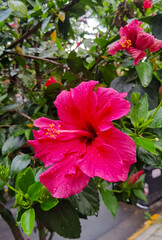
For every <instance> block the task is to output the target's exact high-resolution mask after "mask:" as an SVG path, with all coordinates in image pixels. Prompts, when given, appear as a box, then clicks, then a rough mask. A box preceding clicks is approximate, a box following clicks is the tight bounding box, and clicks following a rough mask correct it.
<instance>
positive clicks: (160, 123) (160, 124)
mask: <svg viewBox="0 0 162 240" xmlns="http://www.w3.org/2000/svg"><path fill="white" fill-rule="evenodd" d="M155 111H156V109H154V110H152V111H150V112H149V115H150V116H151V115H152V114H153V113H154V112H155ZM149 128H162V107H160V109H159V110H158V112H157V113H156V114H155V116H154V120H153V121H152V122H151V123H150V124H149Z"/></svg>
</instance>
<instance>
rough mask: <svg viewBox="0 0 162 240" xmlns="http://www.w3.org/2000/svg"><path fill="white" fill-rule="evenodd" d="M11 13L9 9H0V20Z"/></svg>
mask: <svg viewBox="0 0 162 240" xmlns="http://www.w3.org/2000/svg"><path fill="white" fill-rule="evenodd" d="M10 14H11V9H10V8H7V9H5V10H2V11H0V22H2V21H3V20H5V19H6V18H8V17H9V16H10Z"/></svg>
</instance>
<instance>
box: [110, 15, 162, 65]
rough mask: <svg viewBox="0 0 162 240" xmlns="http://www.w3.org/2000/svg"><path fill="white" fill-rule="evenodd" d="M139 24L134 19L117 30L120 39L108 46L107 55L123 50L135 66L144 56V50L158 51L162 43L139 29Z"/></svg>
mask: <svg viewBox="0 0 162 240" xmlns="http://www.w3.org/2000/svg"><path fill="white" fill-rule="evenodd" d="M141 24H142V22H138V21H137V19H135V20H133V21H132V22H131V23H129V24H127V25H126V26H124V27H121V28H120V30H119V34H120V36H121V38H120V39H119V40H118V41H117V42H115V43H113V44H112V45H111V46H110V48H109V49H108V53H109V54H111V55H114V54H115V53H116V52H118V51H119V50H125V51H127V52H128V53H129V54H130V55H131V56H132V57H133V58H134V65H137V64H138V62H139V61H140V60H141V59H142V58H144V57H145V56H146V53H145V52H144V50H146V49H150V51H151V52H155V51H158V50H159V49H160V48H161V47H162V41H161V40H158V39H156V38H155V37H154V36H153V35H151V34H148V33H146V32H144V31H143V28H140V25H141Z"/></svg>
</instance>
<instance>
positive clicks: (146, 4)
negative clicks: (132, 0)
mask: <svg viewBox="0 0 162 240" xmlns="http://www.w3.org/2000/svg"><path fill="white" fill-rule="evenodd" d="M143 8H144V9H148V8H152V1H151V0H144V3H143Z"/></svg>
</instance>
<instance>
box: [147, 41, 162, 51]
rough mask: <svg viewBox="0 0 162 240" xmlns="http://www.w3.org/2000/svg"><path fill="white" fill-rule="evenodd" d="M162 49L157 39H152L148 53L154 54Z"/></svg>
mask: <svg viewBox="0 0 162 240" xmlns="http://www.w3.org/2000/svg"><path fill="white" fill-rule="evenodd" d="M161 47H162V41H161V40H159V39H156V38H154V43H153V44H152V46H151V47H150V52H156V51H159V49H160V48H161Z"/></svg>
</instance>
